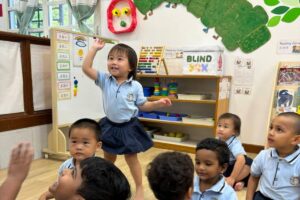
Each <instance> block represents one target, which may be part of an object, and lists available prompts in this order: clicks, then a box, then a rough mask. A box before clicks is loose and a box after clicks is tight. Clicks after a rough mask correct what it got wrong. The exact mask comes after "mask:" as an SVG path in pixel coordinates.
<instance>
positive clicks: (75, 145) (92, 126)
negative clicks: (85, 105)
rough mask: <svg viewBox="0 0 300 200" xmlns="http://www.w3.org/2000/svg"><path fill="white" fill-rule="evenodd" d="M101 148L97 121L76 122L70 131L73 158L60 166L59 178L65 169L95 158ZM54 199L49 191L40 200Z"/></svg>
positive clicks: (83, 120) (70, 147)
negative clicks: (86, 159) (89, 158)
mask: <svg viewBox="0 0 300 200" xmlns="http://www.w3.org/2000/svg"><path fill="white" fill-rule="evenodd" d="M100 147H101V131H100V126H99V124H98V123H97V122H96V121H94V120H92V119H87V118H84V119H80V120H77V121H76V122H74V123H73V124H72V125H71V127H70V130H69V150H70V154H71V156H72V157H71V158H70V159H68V160H66V161H65V162H64V163H63V164H62V165H61V166H60V168H59V170H58V174H59V176H60V175H62V172H63V171H64V169H74V168H75V167H76V166H79V165H80V162H81V161H82V160H84V159H85V158H88V157H93V156H95V153H96V151H97V150H98V149H99V148H100ZM52 198H53V195H52V194H51V193H50V192H49V191H47V192H45V193H44V194H42V196H41V197H40V198H39V200H45V199H52Z"/></svg>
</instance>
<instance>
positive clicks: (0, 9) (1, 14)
mask: <svg viewBox="0 0 300 200" xmlns="http://www.w3.org/2000/svg"><path fill="white" fill-rule="evenodd" d="M2 16H3V11H2V4H0V17H2Z"/></svg>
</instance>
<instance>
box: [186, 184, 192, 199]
mask: <svg viewBox="0 0 300 200" xmlns="http://www.w3.org/2000/svg"><path fill="white" fill-rule="evenodd" d="M192 194H193V187H190V188H189V190H188V192H187V193H186V195H185V200H190V199H192Z"/></svg>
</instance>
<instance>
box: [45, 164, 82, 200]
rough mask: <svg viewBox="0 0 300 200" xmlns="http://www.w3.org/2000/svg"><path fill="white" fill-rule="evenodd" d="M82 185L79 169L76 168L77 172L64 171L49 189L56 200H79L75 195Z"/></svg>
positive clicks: (71, 170)
mask: <svg viewBox="0 0 300 200" xmlns="http://www.w3.org/2000/svg"><path fill="white" fill-rule="evenodd" d="M81 183H82V178H81V169H80V167H78V169H77V170H73V169H65V170H64V171H63V173H62V175H61V176H60V177H59V178H58V181H57V182H55V183H54V184H53V185H52V186H50V188H49V192H51V193H52V194H53V196H54V198H55V199H56V200H75V199H81V197H80V196H79V195H77V194H76V193H77V190H78V188H79V187H80V185H81Z"/></svg>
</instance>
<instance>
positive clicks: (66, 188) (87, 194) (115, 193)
mask: <svg viewBox="0 0 300 200" xmlns="http://www.w3.org/2000/svg"><path fill="white" fill-rule="evenodd" d="M49 191H50V193H51V194H53V196H54V198H55V199H56V200H116V199H117V200H127V199H129V198H130V196H131V193H130V186H129V183H128V181H127V179H126V177H125V175H124V174H123V173H122V172H121V171H120V170H119V169H118V168H117V167H116V166H115V165H114V164H112V163H111V162H109V161H106V160H104V159H102V158H99V157H89V158H87V159H85V160H83V161H81V162H80V166H78V167H76V168H73V169H65V170H64V171H63V173H62V175H61V176H60V177H59V179H58V181H57V182H55V183H54V184H53V185H52V186H51V187H50V188H49Z"/></svg>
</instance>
